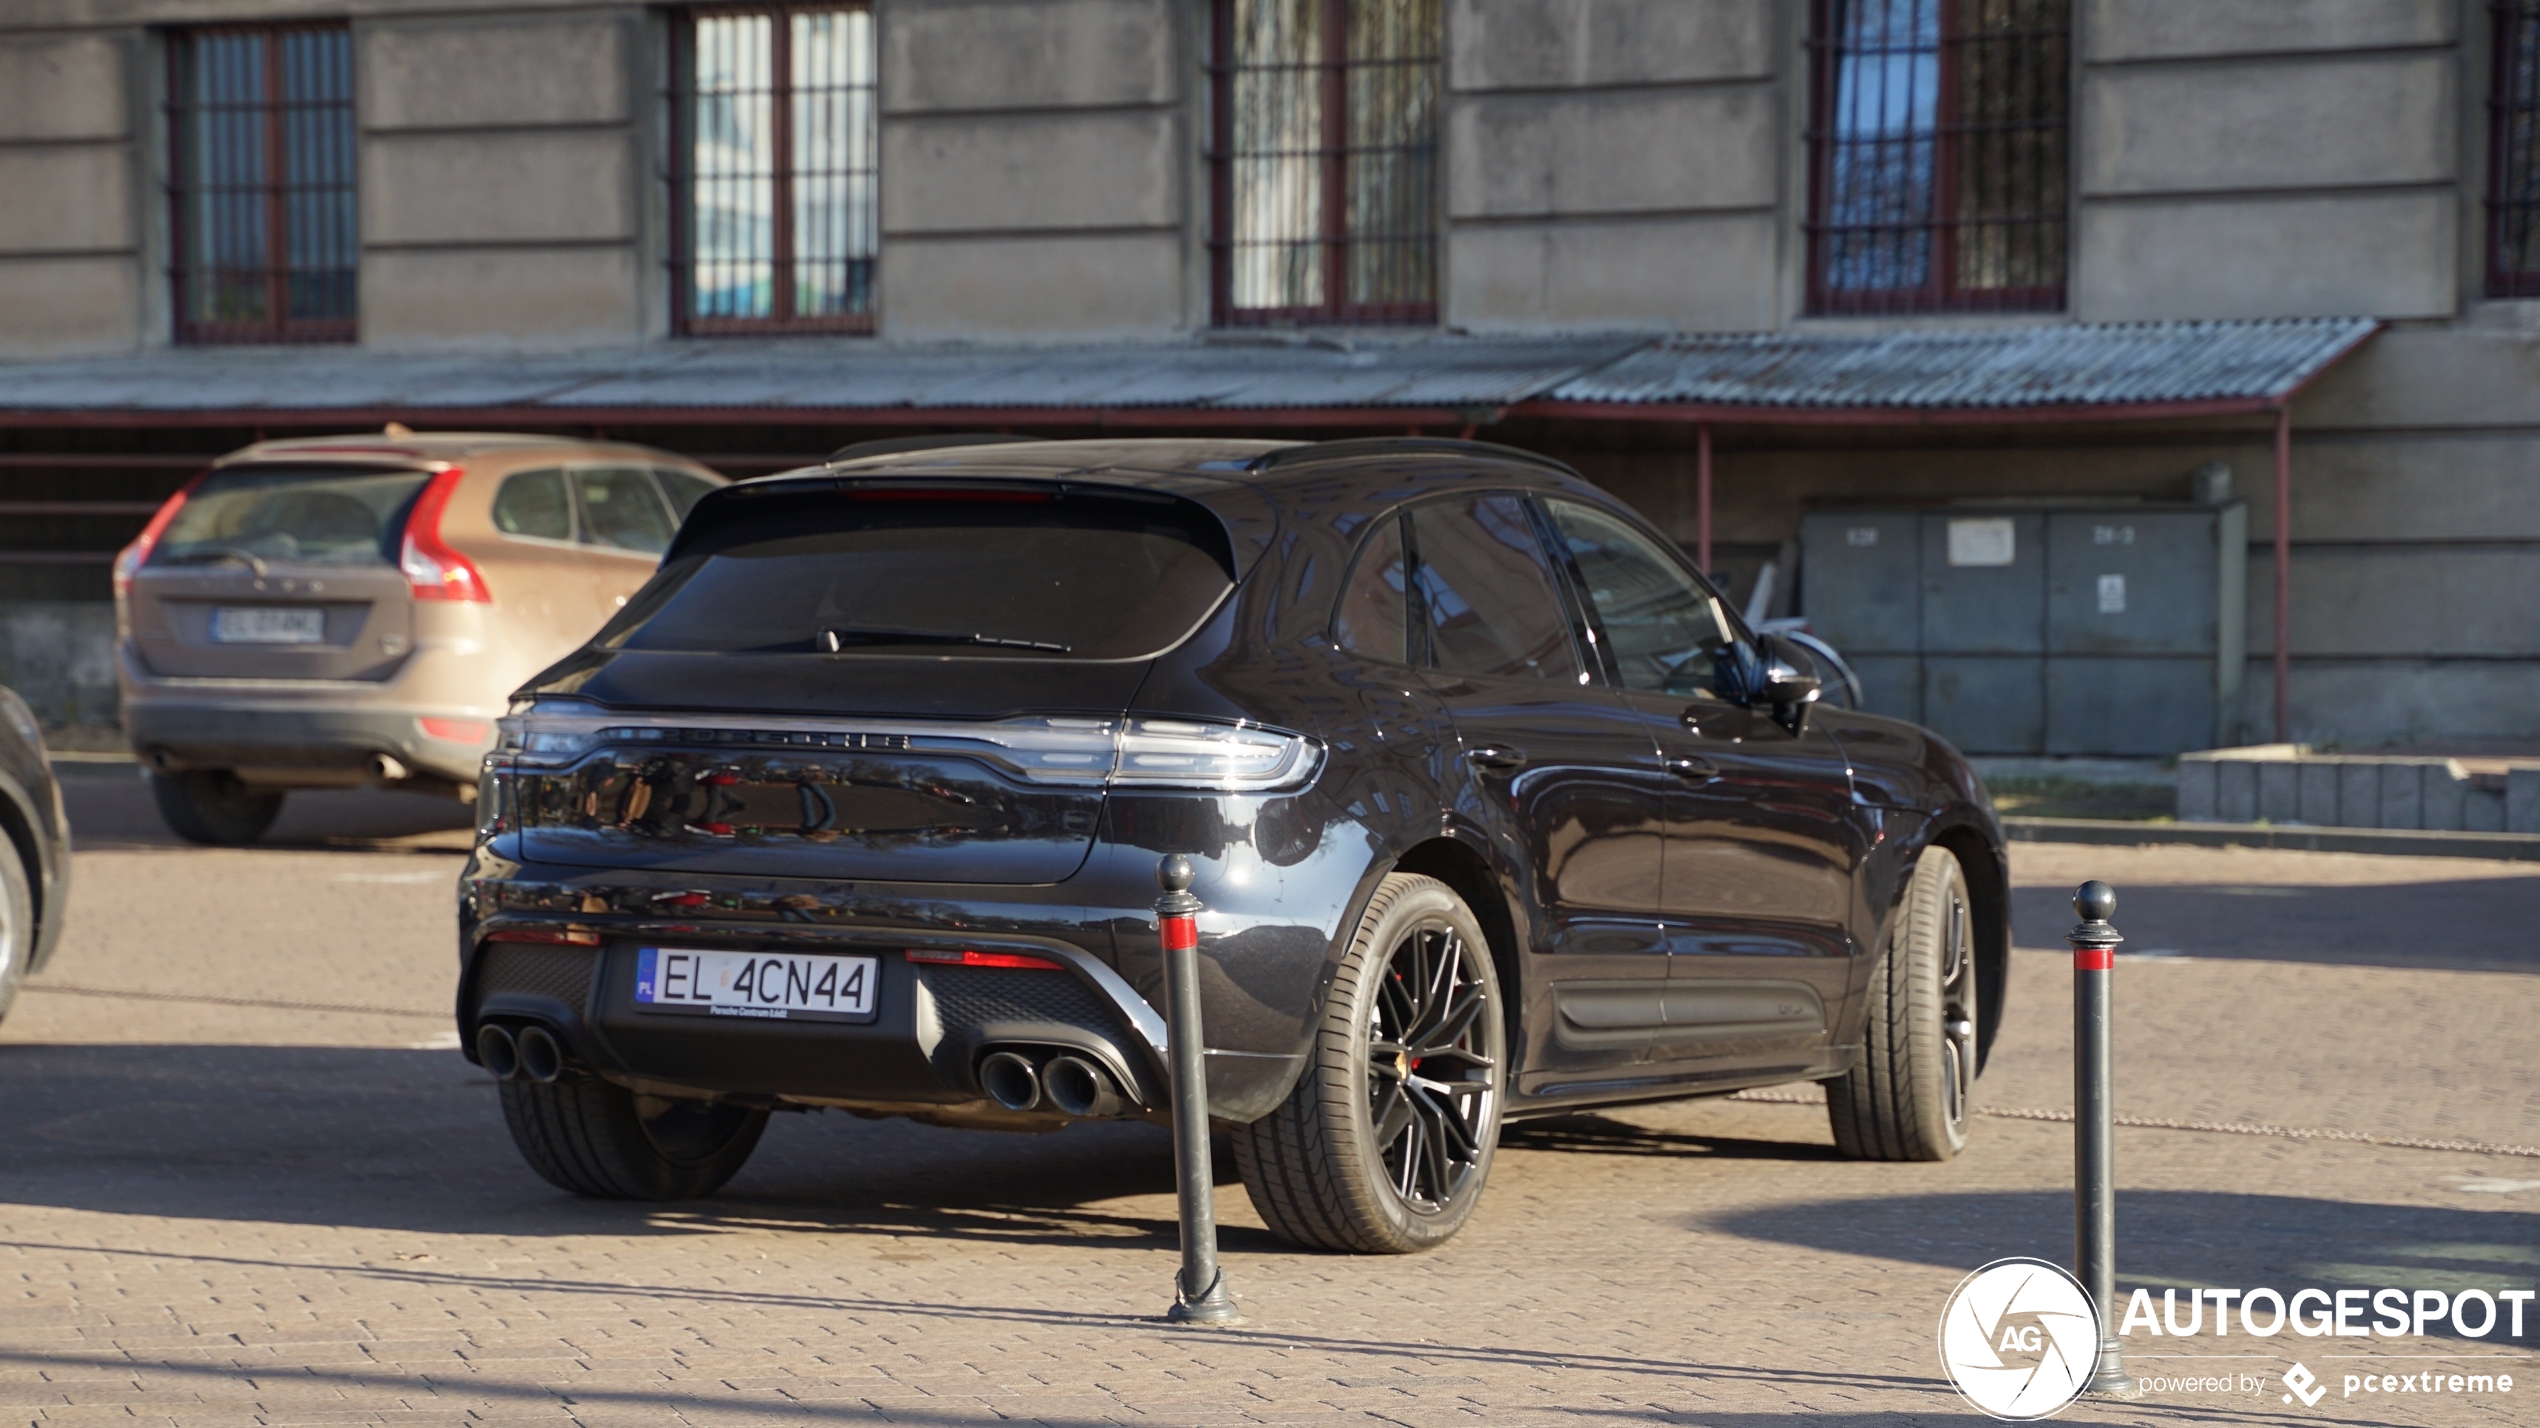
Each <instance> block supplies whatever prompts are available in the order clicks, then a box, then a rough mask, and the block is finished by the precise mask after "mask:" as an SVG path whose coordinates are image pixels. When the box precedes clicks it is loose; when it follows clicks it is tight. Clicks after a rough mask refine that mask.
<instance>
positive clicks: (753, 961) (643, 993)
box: [635, 947, 880, 1021]
mask: <svg viewBox="0 0 2540 1428" xmlns="http://www.w3.org/2000/svg"><path fill="white" fill-rule="evenodd" d="M879 980H880V974H879V972H877V971H876V970H875V964H874V959H872V958H870V957H813V956H804V955H800V954H797V953H789V952H720V951H703V950H696V949H691V948H684V947H646V948H642V949H640V950H638V951H637V952H636V954H635V1009H636V1010H637V1011H649V1012H687V1013H689V1014H691V1015H699V1016H751V1017H764V1018H768V1019H770V1020H776V1021H871V1020H873V1018H874V1016H875V1014H876V1006H877V999H876V997H875V995H874V993H875V991H876V983H877V982H879Z"/></svg>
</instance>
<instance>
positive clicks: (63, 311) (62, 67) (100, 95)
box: [0, 29, 142, 357]
mask: <svg viewBox="0 0 2540 1428" xmlns="http://www.w3.org/2000/svg"><path fill="white" fill-rule="evenodd" d="M140 50H141V35H140V33H139V32H138V31H136V30H129V29H111V30H97V31H86V32H74V33H67V34H65V33H59V32H32V33H29V32H19V33H10V32H9V31H7V30H6V29H0V194H4V195H6V198H5V200H0V357H48V356H71V355H77V354H83V353H91V352H112V351H118V350H122V349H125V348H128V347H130V346H131V345H132V344H133V341H134V337H135V334H136V333H137V332H138V331H139V329H140V326H141V322H142V277H141V261H142V260H141V244H142V224H141V214H140V205H141V192H142V185H141V181H140V175H139V173H138V172H137V171H136V168H135V164H136V146H135V145H134V143H133V135H134V132H135V126H136V122H137V120H136V115H137V113H138V112H139V110H140V107H141V106H139V105H138V104H137V103H136V96H135V93H134V84H135V80H136V77H137V76H138V74H139V72H140V64H139V55H140Z"/></svg>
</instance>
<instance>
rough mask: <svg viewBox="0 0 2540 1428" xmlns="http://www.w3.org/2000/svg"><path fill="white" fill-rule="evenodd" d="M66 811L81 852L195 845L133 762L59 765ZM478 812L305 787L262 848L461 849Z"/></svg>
mask: <svg viewBox="0 0 2540 1428" xmlns="http://www.w3.org/2000/svg"><path fill="white" fill-rule="evenodd" d="M57 772H58V773H59V775H60V780H61V785H62V809H63V812H64V813H66V814H68V815H69V817H70V822H71V846H72V847H73V848H74V849H76V850H77V851H79V852H83V853H93V852H103V851H109V850H112V851H126V852H129V851H141V850H148V851H154V852H156V851H164V850H166V849H170V848H191V847H194V846H196V845H194V844H191V843H188V842H186V841H185V840H184V839H182V838H179V837H177V836H176V835H175V834H174V833H171V832H169V831H168V826H167V824H166V823H165V822H164V821H162V820H161V819H160V817H159V808H158V804H157V803H156V801H154V800H153V799H152V798H151V796H150V786H149V785H148V784H147V783H145V782H143V781H142V778H141V774H140V771H139V770H138V769H137V768H136V767H135V766H133V765H130V764H90V765H67V764H66V765H62V766H60V767H59V768H58V770H57ZM475 826H476V825H475V813H474V811H473V810H471V809H470V808H469V807H468V806H467V805H466V804H463V803H460V802H459V801H457V800H456V799H451V798H441V797H437V796H434V795H429V794H420V793H395V792H389V791H386V790H382V789H360V788H355V789H323V790H310V791H302V792H297V793H293V794H291V795H289V796H288V797H286V798H285V799H284V800H283V804H282V815H281V816H280V817H278V818H276V819H275V820H274V824H273V827H272V828H271V829H270V830H268V831H267V832H266V834H265V836H264V837H262V838H260V839H258V840H257V841H256V842H255V843H254V844H253V845H251V846H253V847H257V848H286V849H321V850H323V849H354V850H360V851H364V852H394V851H402V850H411V851H415V852H430V853H464V852H466V851H467V850H468V847H469V844H470V843H471V841H472V840H473V836H474V829H475Z"/></svg>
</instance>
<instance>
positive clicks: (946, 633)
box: [815, 625, 1074, 654]
mask: <svg viewBox="0 0 2540 1428" xmlns="http://www.w3.org/2000/svg"><path fill="white" fill-rule="evenodd" d="M815 643H817V644H818V645H819V646H820V648H821V649H823V650H825V651H827V652H829V653H830V654H836V653H837V652H838V651H840V650H842V649H845V648H846V647H847V646H849V645H990V646H993V647H995V648H997V649H1003V650H1048V651H1049V652H1050V653H1052V654H1066V653H1067V652H1068V651H1069V650H1070V649H1072V648H1074V647H1073V646H1071V645H1060V644H1052V643H1050V642H1049V641H1047V640H1009V639H1003V638H1000V637H998V636H996V635H964V634H957V633H955V632H953V631H950V630H893V629H885V628H883V627H881V626H878V625H848V626H844V627H841V628H838V629H830V630H822V631H821V632H820V637H819V639H818V640H817V641H815Z"/></svg>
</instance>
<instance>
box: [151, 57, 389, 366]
mask: <svg viewBox="0 0 2540 1428" xmlns="http://www.w3.org/2000/svg"><path fill="white" fill-rule="evenodd" d="M168 120H169V124H168V127H169V150H170V154H169V158H170V162H169V165H168V173H169V199H170V202H169V220H170V238H171V240H172V241H171V244H170V248H171V251H172V252H173V253H174V255H175V262H174V263H173V264H172V265H171V273H170V277H171V282H172V286H173V290H174V298H175V302H174V307H175V312H176V335H177V338H178V340H180V341H184V342H350V341H352V340H353V314H354V306H353V303H354V291H355V287H356V284H357V281H358V279H359V275H360V266H359V265H360V236H359V229H358V227H357V221H356V220H357V213H356V202H355V196H354V191H353V161H354V150H355V138H356V136H355V132H354V127H353V44H352V34H351V32H350V31H349V30H347V29H346V28H345V26H343V25H342V24H340V23H338V24H293V25H270V26H257V27H222V28H218V29H199V30H180V31H177V32H175V33H174V34H172V35H171V36H170V37H169V44H168Z"/></svg>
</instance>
